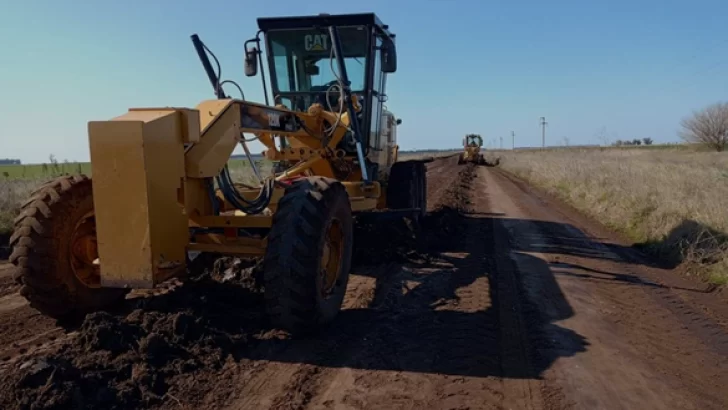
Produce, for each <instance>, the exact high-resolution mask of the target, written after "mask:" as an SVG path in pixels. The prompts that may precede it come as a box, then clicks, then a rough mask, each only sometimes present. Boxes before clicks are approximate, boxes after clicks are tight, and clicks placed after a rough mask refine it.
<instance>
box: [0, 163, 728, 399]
mask: <svg viewBox="0 0 728 410" xmlns="http://www.w3.org/2000/svg"><path fill="white" fill-rule="evenodd" d="M456 162H457V159H456V158H448V159H444V160H438V161H435V162H433V163H431V164H429V167H428V200H429V208H430V209H429V210H430V213H429V215H428V217H427V218H426V219H425V220H424V221H423V226H422V227H421V229H420V230H419V231H418V233H417V235H413V234H412V233H411V231H409V230H408V229H407V227H406V225H405V224H404V223H399V222H397V221H392V222H388V223H376V224H368V223H366V222H361V223H359V226H358V228H357V239H356V240H357V244H356V246H357V249H358V251H357V254H356V255H355V268H354V271H353V276H352V278H351V280H350V284H349V289H348V294H347V299H346V300H345V309H344V310H343V311H342V312H341V314H340V315H339V317H338V318H337V320H336V322H335V323H334V324H333V325H332V326H331V327H330V328H328V329H326V330H324V331H323V332H321V333H320V334H317V335H315V336H311V337H308V338H301V339H294V338H290V337H288V336H287V335H286V334H284V333H282V332H279V331H276V330H274V329H270V328H269V327H268V326H267V322H266V320H265V316H264V315H263V312H262V311H261V305H262V303H261V298H262V295H261V291H260V289H259V287H258V286H257V285H256V283H255V280H254V277H255V274H256V267H255V266H254V264H253V263H252V262H249V261H233V260H220V261H218V262H217V263H216V265H215V268H214V269H212V270H211V272H208V273H210V275H200V278H199V279H195V280H192V281H190V282H187V283H185V284H183V285H179V284H175V285H171V286H170V287H169V289H168V290H164V291H162V292H157V294H156V295H153V296H150V295H145V294H140V295H136V297H134V298H131V299H129V300H128V301H127V303H126V305H125V306H123V307H122V308H121V309H120V310H119V311H116V312H110V313H102V314H94V315H90V316H89V317H87V319H86V321H85V322H84V323H83V324H80V325H78V324H76V325H75V326H74V325H69V324H66V325H65V327H60V326H58V324H56V323H53V322H52V321H50V320H48V319H45V318H43V317H41V316H39V315H37V314H36V313H35V312H34V311H33V310H32V309H30V308H29V307H28V306H27V305H26V304H25V303H24V301H23V300H22V299H21V298H19V297H18V296H17V295H16V294H15V293H14V292H15V291H16V290H17V289H16V288H15V287H14V285H13V284H12V280H11V279H12V278H11V277H10V274H11V271H10V270H8V269H5V267H4V266H3V265H0V330H1V331H2V332H1V333H0V378H1V379H2V381H0V383H2V386H0V408H74V406H75V407H76V408H147V407H148V408H164V409H167V408H168V409H213V408H214V409H217V408H230V409H268V408H270V409H284V408H285V409H329V408H330V409H385V408H386V409H430V408H433V409H542V408H545V409H562V408H579V409H581V408H588V409H635V408H639V409H725V408H728V391H726V389H724V388H723V387H724V386H726V385H728V362H727V359H726V358H728V321H726V319H727V318H728V303H726V302H725V301H724V300H721V299H720V298H719V297H718V296H717V295H716V294H714V293H709V292H707V291H705V290H704V288H703V287H702V286H701V285H698V284H695V283H692V282H689V281H687V280H685V279H683V278H681V277H680V276H678V275H676V274H675V273H673V272H669V271H665V270H661V269H659V268H657V267H654V266H652V264H651V263H650V262H649V261H648V260H647V259H645V258H644V257H642V256H641V255H639V254H638V253H637V252H635V251H634V250H632V249H630V248H628V247H626V246H624V244H622V243H620V242H619V240H617V239H616V238H615V237H614V235H612V234H611V233H609V232H607V231H606V230H604V229H603V228H601V227H600V226H598V225H597V224H595V223H594V222H592V221H589V220H587V219H585V218H583V217H581V216H579V214H578V213H576V212H574V211H573V210H571V209H569V208H568V207H567V206H565V205H564V204H561V203H559V202H558V201H556V200H553V199H551V198H549V197H547V196H545V195H543V194H541V193H539V192H537V191H535V190H533V189H531V188H529V187H527V186H525V185H524V184H523V183H521V182H519V181H517V180H513V179H511V178H510V177H508V176H507V175H505V174H502V173H501V172H500V171H498V170H497V169H491V168H485V167H473V166H462V167H458V166H457V165H456Z"/></svg>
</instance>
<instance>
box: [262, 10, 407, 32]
mask: <svg viewBox="0 0 728 410" xmlns="http://www.w3.org/2000/svg"><path fill="white" fill-rule="evenodd" d="M363 25H367V26H374V27H377V28H378V29H379V31H380V32H381V33H382V34H384V35H385V36H387V37H391V38H394V37H395V35H394V33H392V32H390V31H389V26H388V25H386V24H384V23H382V21H381V20H379V17H377V15H376V14H374V13H357V14H319V15H312V16H285V17H260V18H258V28H259V29H261V30H263V31H268V30H285V29H295V28H308V27H316V26H363Z"/></svg>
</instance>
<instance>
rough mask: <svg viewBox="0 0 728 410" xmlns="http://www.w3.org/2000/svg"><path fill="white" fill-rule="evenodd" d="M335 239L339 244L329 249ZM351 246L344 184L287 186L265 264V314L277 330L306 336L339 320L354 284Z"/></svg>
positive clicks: (319, 181) (318, 181)
mask: <svg viewBox="0 0 728 410" xmlns="http://www.w3.org/2000/svg"><path fill="white" fill-rule="evenodd" d="M334 228H335V229H334ZM334 230H336V231H338V234H333V233H332V232H333V231H334ZM330 240H331V241H332V242H336V244H337V245H336V246H327V245H326V243H327V242H328V241H330ZM352 243H353V218H352V213H351V204H350V203H349V195H348V194H347V192H346V189H345V188H344V185H343V184H341V183H340V182H338V181H336V180H334V179H331V178H325V177H310V178H307V179H305V180H303V181H300V182H296V183H294V185H292V186H291V187H288V188H286V191H285V193H284V195H283V197H282V198H281V200H280V202H279V203H278V210H277V211H276V212H275V214H274V215H273V226H272V227H271V230H270V234H269V235H268V246H267V249H266V255H265V259H264V263H263V277H264V284H265V300H266V310H267V312H268V315H269V317H270V319H271V321H272V322H273V324H274V325H275V326H277V327H280V328H283V329H285V330H288V331H290V332H292V333H301V332H305V331H310V330H313V329H315V328H317V327H320V326H323V325H326V324H328V323H329V322H331V321H332V320H333V319H334V318H335V317H336V315H337V314H338V312H339V310H340V309H341V304H342V303H343V300H344V295H345V293H346V286H347V284H348V281H349V270H350V268H351V257H352ZM327 253H328V255H331V256H332V257H334V259H336V262H335V263H333V265H332V264H327V263H326V261H325V260H324V259H325V255H327ZM327 267H328V268H329V269H327ZM327 272H328V274H327ZM333 275H335V278H334V277H333Z"/></svg>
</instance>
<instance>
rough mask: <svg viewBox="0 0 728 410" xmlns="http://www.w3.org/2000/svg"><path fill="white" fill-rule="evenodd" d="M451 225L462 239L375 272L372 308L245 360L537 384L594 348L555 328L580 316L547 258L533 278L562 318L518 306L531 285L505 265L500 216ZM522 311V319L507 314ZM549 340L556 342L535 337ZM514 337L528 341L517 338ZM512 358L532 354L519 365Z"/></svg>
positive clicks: (272, 342) (462, 218) (257, 350)
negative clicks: (497, 239)
mask: <svg viewBox="0 0 728 410" xmlns="http://www.w3.org/2000/svg"><path fill="white" fill-rule="evenodd" d="M453 218H455V219H457V220H455V219H453ZM446 219H448V220H447V224H448V225H450V227H451V228H453V227H452V225H454V224H457V225H459V226H457V227H456V228H454V229H455V230H457V231H458V232H459V233H460V234H462V236H460V237H459V236H458V235H457V234H455V235H454V234H453V232H450V234H448V235H446V237H445V236H442V234H441V233H435V235H437V237H435V238H429V239H430V240H429V241H426V242H428V243H425V244H424V245H423V246H424V247H425V248H427V249H428V251H430V252H432V254H431V256H430V257H428V258H422V259H420V260H419V261H417V262H410V263H408V264H405V265H403V266H402V267H401V268H400V269H394V270H392V269H388V270H373V271H372V272H374V273H370V275H374V277H375V279H376V289H375V291H374V298H373V301H372V302H371V303H370V304H369V306H367V307H366V308H355V309H345V310H343V311H342V312H341V313H340V314H339V316H338V317H337V319H336V320H335V322H334V323H333V324H331V325H330V326H329V327H328V328H327V329H325V330H323V331H322V332H320V333H318V334H316V335H313V336H310V337H307V338H302V339H294V338H283V339H258V340H257V342H256V343H255V346H254V347H253V348H251V349H249V350H247V351H246V352H244V353H243V356H244V357H245V358H247V359H252V360H266V361H274V362H289V363H301V364H310V365H316V366H323V367H334V368H338V367H348V368H352V369H360V370H386V371H403V372H416V373H431V374H445V375H452V376H465V377H488V376H493V377H508V378H528V379H534V378H540V377H541V375H542V373H543V372H544V371H545V370H546V369H548V368H549V367H550V366H551V364H552V363H553V362H554V361H555V360H556V359H558V358H559V357H568V356H572V355H575V354H577V353H579V352H583V351H585V349H586V346H587V342H586V341H585V340H584V338H583V337H581V336H580V335H578V334H576V333H574V332H573V331H571V330H569V329H564V328H561V327H560V326H558V325H556V324H554V323H552V322H553V321H554V320H561V319H564V318H568V317H570V316H571V315H573V311H572V310H571V308H570V306H569V304H568V302H567V301H566V300H565V299H564V296H563V294H562V293H561V292H560V290H559V288H558V285H557V283H556V281H555V279H554V278H553V274H552V273H551V271H550V269H549V267H548V266H547V265H546V264H545V263H544V262H543V261H540V260H537V258H534V269H535V271H534V272H532V273H529V275H533V274H535V272H537V276H538V277H539V283H538V284H537V285H538V291H539V292H541V293H542V294H547V295H548V300H549V303H550V304H551V308H552V309H551V310H553V309H556V311H558V314H557V315H555V316H554V315H552V314H546V315H545V314H542V312H539V311H537V309H536V310H534V308H533V306H532V304H528V303H527V302H528V301H521V300H519V298H520V295H522V294H523V290H522V289H521V287H522V285H521V284H519V283H517V282H518V281H513V280H512V279H514V278H517V275H515V276H514V272H512V271H509V270H508V269H505V270H500V268H502V266H497V265H498V264H497V263H496V259H498V256H497V255H496V252H498V251H499V250H498V249H496V248H495V247H494V246H493V244H492V242H493V241H492V239H491V238H492V237H493V235H494V232H493V229H494V221H496V219H494V218H493V217H492V216H485V215H483V214H480V215H472V216H468V215H462V214H460V215H457V216H453V215H452V214H451V215H447V216H446ZM495 223H497V222H495ZM433 241H434V242H436V243H435V244H433V243H432V242H433ZM421 245H422V244H421ZM435 250H436V252H434V251H435ZM537 262H540V265H538V266H537V265H536V263H537ZM360 270H361V269H360ZM376 272H379V273H380V275H379V276H376ZM532 285H533V284H532ZM520 304H523V306H524V308H523V312H522V313H523V315H524V316H523V317H512V316H511V315H504V314H503V312H501V310H502V309H503V308H504V307H505V308H506V309H511V308H513V307H514V306H517V305H520ZM550 313H552V312H550ZM545 333H548V336H549V337H550V338H551V339H549V340H546V339H544V338H538V340H537V338H534V337H533V334H537V335H544V334H545ZM514 335H515V337H516V338H519V339H522V341H518V340H512V337H513V336H514ZM532 342H538V343H537V344H535V345H534V347H535V348H536V351H532V352H531V353H533V355H531V356H529V355H528V353H526V352H524V351H523V349H517V350H516V351H514V348H515V347H517V346H519V343H523V344H524V347H525V345H528V344H530V343H532ZM513 355H516V356H518V355H522V356H524V357H523V358H522V359H523V360H521V359H519V358H516V360H514V358H513V357H512V356H513Z"/></svg>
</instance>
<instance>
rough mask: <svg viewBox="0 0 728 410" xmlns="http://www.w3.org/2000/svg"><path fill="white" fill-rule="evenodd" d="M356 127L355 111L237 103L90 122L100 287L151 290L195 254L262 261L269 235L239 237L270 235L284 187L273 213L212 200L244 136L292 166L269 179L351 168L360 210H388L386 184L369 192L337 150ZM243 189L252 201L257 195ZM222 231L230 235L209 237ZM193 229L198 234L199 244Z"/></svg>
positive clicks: (355, 206) (137, 111) (352, 192)
mask: <svg viewBox="0 0 728 410" xmlns="http://www.w3.org/2000/svg"><path fill="white" fill-rule="evenodd" d="M355 102H356V100H355ZM355 107H356V109H357V110H360V109H361V107H360V106H358V104H356V105H355ZM334 124H336V125H337V126H336V127H333V125H334ZM348 125H349V116H348V112H345V113H343V114H342V115H341V116H340V117H339V116H338V114H334V113H331V112H328V111H325V110H324V109H323V108H322V106H321V105H320V104H314V105H312V106H311V107H310V108H309V109H308V112H306V113H301V112H295V111H291V110H288V109H286V108H285V107H282V106H277V107H267V106H264V105H260V104H255V103H250V102H247V101H241V100H234V99H223V100H208V101H203V102H201V103H200V104H198V105H197V107H195V108H194V109H189V108H133V109H130V110H129V112H128V113H126V114H124V115H122V116H120V117H116V118H113V119H111V120H108V121H92V122H90V123H89V144H90V148H91V164H92V165H91V166H92V173H93V179H92V182H93V188H94V206H95V218H96V225H97V236H98V239H97V241H98V252H99V259H100V265H101V270H100V271H101V272H100V276H101V286H111V287H134V288H149V287H153V286H155V285H156V284H157V283H159V282H161V281H163V280H166V279H168V278H170V277H173V276H177V275H179V274H180V273H181V272H183V271H184V267H185V264H186V252H187V251H188V250H190V251H203V252H214V253H222V254H234V255H241V256H260V255H262V254H264V252H265V248H266V243H267V241H266V237H265V235H260V236H259V237H240V236H239V235H238V232H239V229H240V228H246V229H254V228H263V229H265V228H270V227H271V224H272V216H271V214H272V213H273V212H275V211H276V209H277V204H278V201H279V200H280V198H281V197H282V196H283V193H284V188H281V187H278V186H276V187H275V188H274V190H273V194H272V198H271V201H270V204H269V207H268V208H269V210H270V213H267V214H259V215H246V214H244V213H242V212H240V211H238V210H236V209H235V208H234V207H233V206H231V204H229V203H227V201H225V199H224V198H223V197H222V195H221V194H219V193H218V194H217V195H215V196H211V195H210V192H211V191H210V190H211V185H210V184H211V178H214V177H215V176H217V175H219V173H220V172H221V171H222V170H223V168H224V167H225V165H226V164H227V162H228V160H229V158H230V156H231V155H232V153H233V150H234V149H235V146H236V145H237V144H238V143H239V142H240V138H241V136H242V135H243V133H250V134H254V135H255V136H256V138H257V139H258V140H259V141H260V142H261V143H262V144H263V145H264V146H265V147H266V151H265V152H264V156H265V158H267V159H269V160H274V161H280V160H285V161H289V162H291V163H293V166H292V167H291V168H290V169H288V170H286V171H285V172H283V173H282V174H280V175H277V176H270V177H274V178H275V179H276V180H278V181H285V180H287V179H288V178H292V177H299V176H303V177H305V176H312V175H319V176H327V177H331V178H334V177H335V172H334V166H333V164H334V163H335V162H339V163H340V162H341V161H348V162H349V168H348V169H352V170H353V171H352V172H350V173H349V175H348V176H347V177H346V178H343V179H340V181H341V182H342V184H343V185H344V187H345V188H346V191H347V193H348V194H349V198H350V201H351V207H352V210H353V211H365V210H372V209H375V208H378V207H383V204H384V203H385V201H384V195H383V192H382V188H381V185H380V184H379V182H372V183H371V184H368V185H364V184H363V182H362V177H361V171H360V169H359V166H358V165H354V164H353V163H352V161H353V160H354V159H353V158H350V157H345V156H344V155H343V154H344V153H343V151H340V150H336V148H335V147H336V146H337V144H338V143H339V142H340V141H341V140H342V138H344V136H345V135H346V132H347V129H348ZM274 129H275V130H274ZM276 136H284V137H287V140H288V141H289V145H290V146H289V147H287V148H286V149H284V150H279V149H278V147H276V144H275V137H276ZM236 189H237V190H238V192H239V193H240V194H241V195H242V196H244V197H246V198H250V199H253V198H255V197H256V196H257V195H258V192H259V190H258V189H248V188H239V187H236ZM213 200H214V201H217V204H213V202H212V201H213ZM214 205H217V206H214ZM216 208H217V209H218V210H219V214H218V215H215V214H214V211H213V210H214V209H216ZM122 216H127V217H129V218H130V219H129V222H127V223H124V222H123V218H122ZM190 228H193V229H190ZM215 228H218V229H217V230H218V231H219V228H223V229H222V230H223V232H224V233H223V234H221V233H219V232H206V231H205V229H215ZM191 231H192V232H196V233H194V235H193V236H192V237H190V232H191Z"/></svg>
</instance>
